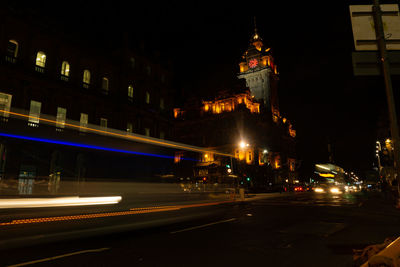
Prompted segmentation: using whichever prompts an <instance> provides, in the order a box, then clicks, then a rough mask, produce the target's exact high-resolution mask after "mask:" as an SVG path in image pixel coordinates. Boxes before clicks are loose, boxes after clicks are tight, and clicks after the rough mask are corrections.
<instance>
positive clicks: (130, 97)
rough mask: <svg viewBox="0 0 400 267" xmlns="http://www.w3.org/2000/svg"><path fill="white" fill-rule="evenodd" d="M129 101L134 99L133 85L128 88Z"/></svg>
mask: <svg viewBox="0 0 400 267" xmlns="http://www.w3.org/2000/svg"><path fill="white" fill-rule="evenodd" d="M128 99H130V100H131V99H133V86H132V85H131V84H130V85H129V86H128Z"/></svg>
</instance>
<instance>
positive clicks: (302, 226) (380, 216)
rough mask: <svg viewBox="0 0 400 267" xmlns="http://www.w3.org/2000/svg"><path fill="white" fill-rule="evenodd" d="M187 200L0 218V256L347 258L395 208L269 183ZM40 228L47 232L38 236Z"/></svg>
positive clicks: (74, 259)
mask: <svg viewBox="0 0 400 267" xmlns="http://www.w3.org/2000/svg"><path fill="white" fill-rule="evenodd" d="M193 203H194V202H191V203H186V204H185V203H183V204H177V205H175V207H173V206H172V205H170V206H169V208H168V209H164V210H159V211H155V212H149V213H132V214H127V215H124V216H111V217H99V218H89V219H79V218H78V219H77V218H75V219H74V218H72V219H71V220H60V221H48V222H47V221H45V222H33V223H26V224H21V225H2V226H0V235H1V237H2V238H1V242H3V247H2V250H0V253H1V257H0V263H1V264H0V265H1V266H29V265H31V264H34V265H35V266H54V265H57V266H76V267H77V266H260V265H262V266H353V249H362V248H365V247H366V246H367V245H371V244H378V243H383V241H384V239H385V238H387V237H397V236H399V233H400V230H399V227H398V225H399V222H400V211H399V210H397V209H395V208H394V205H393V204H392V203H390V202H389V201H388V200H386V199H385V198H383V197H381V196H380V195H379V193H353V194H343V195H330V194H316V193H312V192H301V193H282V194H279V193H271V194H258V195H250V196H249V197H248V198H246V201H244V202H240V201H235V202H228V200H225V201H222V200H221V199H218V200H216V201H213V202H212V201H207V202H197V204H193ZM201 203H203V204H204V203H209V205H203V204H201ZM185 205H186V206H185ZM76 211H77V210H74V212H76ZM129 225H130V227H129ZM88 229H92V231H91V232H90V234H89V235H87V233H88ZM95 229H97V230H95ZM44 230H45V232H43V231H44ZM46 232H47V234H46ZM17 233H18V234H17ZM22 233H24V234H22ZM28 233H32V234H31V237H30V238H29V234H28ZM40 233H41V235H42V237H43V236H44V237H45V238H44V239H46V237H47V236H48V237H49V240H47V241H51V239H53V242H49V243H47V242H46V241H43V240H41V238H40V237H39V236H38V235H39V234H40ZM56 233H58V234H59V235H58V238H55V236H56ZM68 233H70V234H68ZM14 234H15V235H16V236H15V237H16V239H15V240H17V239H18V236H19V237H23V236H25V237H26V238H25V240H26V242H25V241H23V240H24V239H20V240H19V242H16V241H15V242H10V243H9V244H10V248H9V249H7V248H5V247H4V246H6V244H7V243H4V240H11V239H12V236H13V235H14ZM79 234H81V235H79ZM34 236H36V238H37V239H38V240H41V241H39V242H34V241H33V239H34V238H33V237H34ZM68 236H70V238H71V239H65V238H66V237H68ZM42 239H43V238H42Z"/></svg>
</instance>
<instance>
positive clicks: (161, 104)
mask: <svg viewBox="0 0 400 267" xmlns="http://www.w3.org/2000/svg"><path fill="white" fill-rule="evenodd" d="M160 109H161V110H163V109H164V98H160Z"/></svg>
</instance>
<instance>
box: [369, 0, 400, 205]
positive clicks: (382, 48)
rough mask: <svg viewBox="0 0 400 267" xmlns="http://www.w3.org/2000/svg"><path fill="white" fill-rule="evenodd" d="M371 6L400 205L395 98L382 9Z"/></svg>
mask: <svg viewBox="0 0 400 267" xmlns="http://www.w3.org/2000/svg"><path fill="white" fill-rule="evenodd" d="M373 2H374V3H373V6H372V11H373V15H374V22H375V33H376V40H377V44H378V49H379V55H380V60H381V63H382V64H381V65H382V73H383V79H384V82H385V91H386V98H387V104H388V111H389V119H390V133H391V136H392V140H393V146H394V151H393V152H394V158H393V161H394V163H393V167H394V172H395V173H394V175H395V178H396V180H397V197H398V204H397V206H399V207H400V205H399V204H400V198H399V196H400V182H399V180H400V174H399V169H400V164H399V163H400V162H399V154H398V153H399V152H400V144H399V142H400V140H399V129H398V125H397V114H396V106H395V100H394V96H393V89H392V80H391V77H390V70H389V61H388V57H387V53H386V40H385V35H384V31H383V22H382V11H381V7H380V4H379V0H374V1H373Z"/></svg>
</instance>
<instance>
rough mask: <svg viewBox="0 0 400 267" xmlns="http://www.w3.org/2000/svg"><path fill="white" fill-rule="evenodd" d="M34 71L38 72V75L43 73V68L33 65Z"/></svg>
mask: <svg viewBox="0 0 400 267" xmlns="http://www.w3.org/2000/svg"><path fill="white" fill-rule="evenodd" d="M35 71H37V72H39V73H44V68H43V67H41V66H38V65H35Z"/></svg>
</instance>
